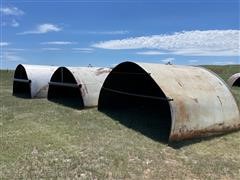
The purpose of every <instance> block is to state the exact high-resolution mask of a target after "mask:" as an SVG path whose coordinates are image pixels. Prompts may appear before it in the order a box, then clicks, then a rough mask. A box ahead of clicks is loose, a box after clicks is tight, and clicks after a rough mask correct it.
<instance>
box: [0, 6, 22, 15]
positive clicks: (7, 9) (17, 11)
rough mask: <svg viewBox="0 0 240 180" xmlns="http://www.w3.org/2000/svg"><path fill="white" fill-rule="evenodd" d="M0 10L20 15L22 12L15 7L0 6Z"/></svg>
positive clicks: (4, 12) (6, 13) (3, 12)
mask: <svg viewBox="0 0 240 180" xmlns="http://www.w3.org/2000/svg"><path fill="white" fill-rule="evenodd" d="M0 12H1V13H2V14H4V15H11V16H22V15H24V12H23V11H22V10H21V9H19V8H17V7H1V8H0Z"/></svg>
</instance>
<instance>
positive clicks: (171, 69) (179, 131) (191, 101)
mask: <svg viewBox="0 0 240 180" xmlns="http://www.w3.org/2000/svg"><path fill="white" fill-rule="evenodd" d="M128 64H129V67H134V66H135V68H136V69H137V68H138V69H139V68H140V69H142V73H145V74H146V76H150V75H149V73H151V76H150V77H151V78H152V80H153V81H154V82H155V83H156V84H157V85H158V86H159V88H160V89H161V90H162V91H163V93H164V95H165V96H166V97H171V98H173V99H174V101H171V102H169V106H170V109H171V121H172V127H171V130H170V135H169V141H178V140H183V139H191V138H196V137H202V136H209V135H214V134H221V133H225V132H230V131H235V130H238V129H240V115H239V109H238V106H237V103H236V101H235V98H234V97H233V95H232V93H231V92H230V90H229V88H228V86H227V84H226V83H225V82H224V81H223V80H222V79H221V78H220V77H218V76H217V75H216V74H215V73H213V72H212V71H210V70H207V69H205V68H202V67H193V66H180V65H171V66H167V65H162V64H150V63H137V62H123V63H121V64H119V65H117V66H116V67H115V68H116V69H118V70H119V69H120V68H121V66H124V67H125V66H127V65H128ZM136 66H137V67H136ZM115 68H114V69H115ZM114 69H113V70H112V71H111V72H110V74H109V76H110V75H111V73H112V72H113V73H114ZM123 72H124V71H123ZM129 72H130V73H131V69H130V68H129V69H128V72H127V73H129ZM133 72H134V71H133ZM239 74H240V73H239ZM123 85H124V83H123ZM179 87H184V88H179Z"/></svg>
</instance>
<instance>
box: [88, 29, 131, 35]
mask: <svg viewBox="0 0 240 180" xmlns="http://www.w3.org/2000/svg"><path fill="white" fill-rule="evenodd" d="M88 33H89V34H103V35H104V34H105V35H121V34H128V33H129V32H128V31H124V30H118V31H89V32H88Z"/></svg>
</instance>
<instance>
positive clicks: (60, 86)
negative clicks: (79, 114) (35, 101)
mask: <svg viewBox="0 0 240 180" xmlns="http://www.w3.org/2000/svg"><path fill="white" fill-rule="evenodd" d="M80 89H81V85H80V84H77V81H76V79H75V78H74V76H73V74H72V73H71V72H70V71H69V70H68V69H67V68H65V67H60V68H58V69H57V70H56V71H55V72H54V74H53V75H52V77H51V80H50V83H49V89H48V99H49V100H50V101H53V102H56V103H60V104H63V105H66V106H69V107H72V108H77V109H82V108H83V107H84V103H83V98H82V95H81V90H80Z"/></svg>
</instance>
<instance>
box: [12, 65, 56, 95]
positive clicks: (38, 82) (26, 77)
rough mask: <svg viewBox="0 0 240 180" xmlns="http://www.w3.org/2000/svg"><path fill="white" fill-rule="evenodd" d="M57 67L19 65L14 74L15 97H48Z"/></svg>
mask: <svg viewBox="0 0 240 180" xmlns="http://www.w3.org/2000/svg"><path fill="white" fill-rule="evenodd" d="M56 69H57V67H55V66H40V65H28V64H19V65H18V66H17V67H16V69H15V73H14V79H13V95H16V96H21V97H27V98H35V97H36V98H44V97H47V92H48V82H49V80H50V78H51V76H52V74H53V72H54V71H55V70H56Z"/></svg>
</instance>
